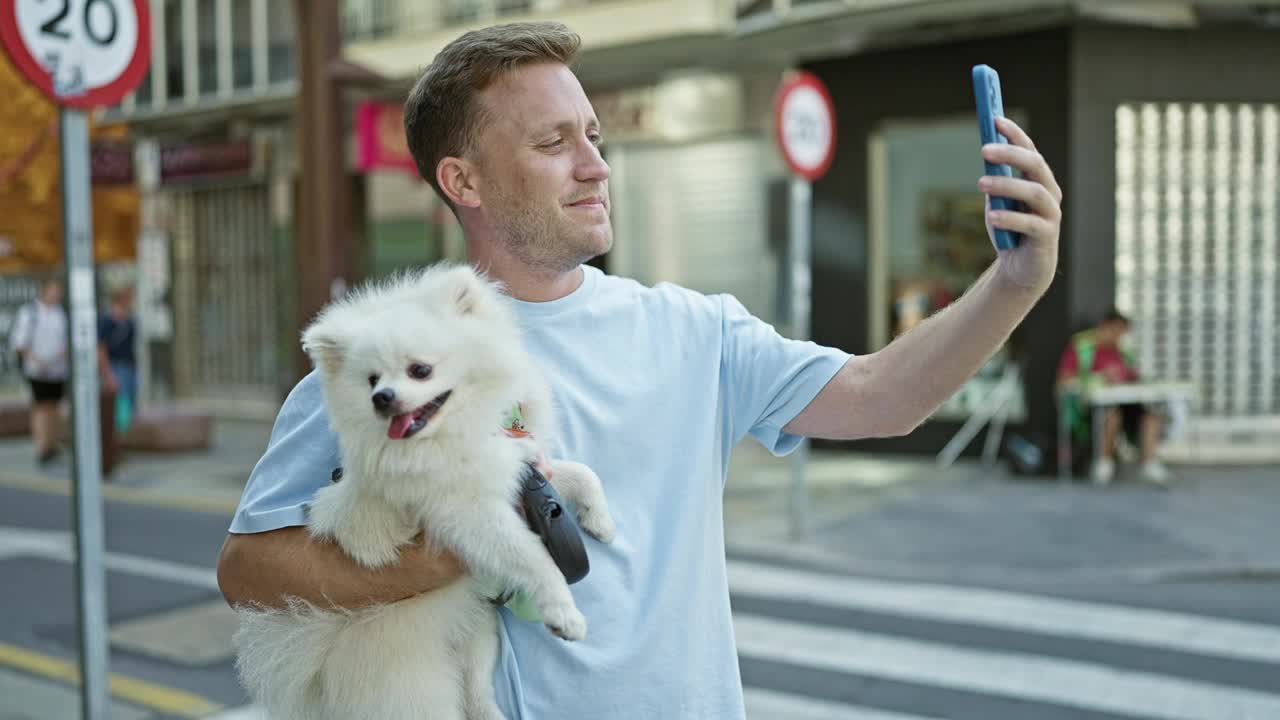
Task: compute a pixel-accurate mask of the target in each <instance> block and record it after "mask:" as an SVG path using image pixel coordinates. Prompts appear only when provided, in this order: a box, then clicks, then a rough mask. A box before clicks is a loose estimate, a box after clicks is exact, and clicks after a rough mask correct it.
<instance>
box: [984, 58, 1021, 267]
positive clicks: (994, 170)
mask: <svg viewBox="0 0 1280 720" xmlns="http://www.w3.org/2000/svg"><path fill="white" fill-rule="evenodd" d="M973 98H974V100H976V101H977V105H978V135H979V137H980V138H981V139H982V144H983V145H987V144H990V143H997V142H999V143H1003V142H1008V139H1006V138H1005V136H1003V135H1001V134H1000V133H999V132H998V131H997V130H996V118H1001V117H1004V101H1003V100H1002V99H1001V98H1000V75H999V74H997V73H996V71H995V70H994V69H993V68H991V67H990V66H988V65H975V66H973ZM982 162H983V164H984V165H986V174H987V175H992V176H996V175H1003V176H1004V177H1013V169H1012V168H1010V167H1009V166H1008V165H996V164H994V163H989V162H987V161H986V160H983V161H982ZM991 209H992V210H1019V209H1020V205H1019V203H1018V202H1016V201H1014V200H1010V199H1009V198H1003V197H996V196H994V195H992V196H991ZM992 231H993V232H992V235H994V236H995V245H996V249H997V250H1011V249H1013V248H1015V247H1017V246H1018V244H1019V243H1021V242H1022V235H1021V234H1020V233H1016V232H1013V231H1011V230H1003V229H1001V228H992Z"/></svg>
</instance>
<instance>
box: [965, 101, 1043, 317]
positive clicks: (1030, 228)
mask: <svg viewBox="0 0 1280 720" xmlns="http://www.w3.org/2000/svg"><path fill="white" fill-rule="evenodd" d="M996 129H997V130H999V131H1000V132H1001V133H1002V134H1003V135H1004V136H1005V137H1006V138H1008V139H1009V144H1007V145H1006V144H1002V143H993V144H990V145H984V146H983V147H982V157H983V158H985V159H986V160H987V161H989V162H993V163H1001V164H1006V165H1009V166H1010V167H1012V168H1014V169H1015V170H1018V171H1020V172H1021V173H1022V177H1021V178H1005V177H992V176H990V175H985V176H983V177H982V178H980V179H979V180H978V188H979V189H981V190H982V191H983V192H985V193H986V194H987V208H986V211H987V217H986V223H987V234H988V235H992V236H993V241H994V234H993V232H992V229H993V228H1001V229H1004V230H1012V231H1014V232H1018V233H1022V236H1023V242H1022V243H1021V244H1019V245H1018V247H1016V248H1013V249H1011V250H1002V251H1000V257H999V262H998V265H999V270H1000V272H1002V273H1004V274H1005V277H1007V278H1008V279H1009V280H1010V281H1012V282H1013V283H1014V284H1016V285H1018V286H1020V287H1023V288H1027V289H1033V290H1036V291H1037V292H1043V291H1044V290H1046V289H1047V288H1048V287H1049V283H1050V282H1052V281H1053V275H1054V272H1055V271H1056V270H1057V267H1058V233H1059V231H1060V230H1061V228H1062V207H1061V205H1062V189H1061V188H1059V187H1058V181H1057V180H1055V179H1054V177H1053V171H1052V170H1050V169H1049V165H1048V163H1046V162H1045V160H1044V157H1043V156H1041V155H1040V153H1039V152H1038V151H1036V146H1035V143H1033V142H1031V138H1030V137H1028V136H1027V134H1026V133H1025V132H1023V131H1022V128H1020V127H1018V126H1017V124H1016V123H1014V122H1013V121H1012V120H1009V119H1008V118H999V119H997V120H996ZM992 195H996V196H998V197H1007V198H1010V199H1012V200H1018V201H1021V202H1022V204H1023V206H1024V208H1025V210H1026V212H1017V211H1009V210H1005V211H1000V210H992V209H991V196H992Z"/></svg>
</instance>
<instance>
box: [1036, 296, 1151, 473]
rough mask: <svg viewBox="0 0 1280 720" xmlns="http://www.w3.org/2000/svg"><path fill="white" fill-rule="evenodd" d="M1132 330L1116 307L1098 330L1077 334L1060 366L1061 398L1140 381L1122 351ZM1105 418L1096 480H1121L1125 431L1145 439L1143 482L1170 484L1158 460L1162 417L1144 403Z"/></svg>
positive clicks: (1114, 411) (1142, 443) (1124, 407)
mask: <svg viewBox="0 0 1280 720" xmlns="http://www.w3.org/2000/svg"><path fill="white" fill-rule="evenodd" d="M1128 332H1129V319H1128V318H1126V317H1125V316H1124V315H1121V314H1120V313H1119V312H1118V311H1116V310H1114V309H1113V310H1110V311H1108V312H1107V314H1106V315H1105V316H1104V317H1103V318H1102V322H1100V323H1098V325H1097V326H1095V327H1094V328H1092V329H1090V330H1084V331H1082V332H1078V333H1076V334H1075V335H1073V336H1072V338H1071V342H1070V343H1068V344H1067V347H1066V349H1065V350H1063V352H1062V359H1061V360H1060V361H1059V362H1058V391H1059V394H1060V395H1061V394H1063V392H1064V391H1069V390H1071V389H1073V388H1074V389H1078V388H1080V387H1083V386H1089V385H1091V384H1093V385H1096V384H1107V385H1111V384H1116V383H1129V382H1137V381H1138V370H1137V368H1136V367H1135V364H1134V362H1133V358H1132V357H1130V356H1129V355H1128V353H1126V352H1124V351H1123V350H1122V349H1121V348H1120V340H1121V339H1122V338H1123V337H1124V336H1125V334H1126V333H1128ZM1082 368H1083V369H1082ZM1081 415H1082V418H1083V417H1087V416H1088V415H1087V408H1082V413H1081ZM1105 418H1106V419H1105V422H1104V424H1103V432H1102V438H1101V442H1102V453H1101V455H1100V456H1099V460H1098V461H1097V462H1096V463H1095V464H1094V467H1093V479H1094V481H1095V482H1097V483H1099V484H1106V483H1108V482H1111V478H1112V477H1114V476H1115V472H1116V466H1115V460H1114V457H1115V447H1116V438H1117V436H1118V435H1119V433H1120V431H1121V430H1124V432H1125V435H1126V436H1127V437H1128V438H1129V439H1130V441H1132V440H1133V439H1134V438H1135V436H1137V437H1140V447H1141V451H1142V471H1141V472H1142V478H1143V479H1144V480H1149V481H1151V482H1155V483H1161V484H1163V483H1164V482H1166V481H1168V479H1169V471H1168V470H1166V469H1165V467H1164V465H1162V464H1161V463H1160V461H1159V460H1157V459H1156V448H1157V446H1158V445H1159V442H1160V435H1161V432H1162V424H1163V423H1162V418H1161V416H1160V415H1158V414H1157V413H1154V412H1151V411H1150V410H1149V409H1148V408H1147V407H1146V406H1144V405H1140V404H1130V405H1120V406H1118V407H1114V408H1112V409H1110V410H1108V411H1107V413H1106V416H1105Z"/></svg>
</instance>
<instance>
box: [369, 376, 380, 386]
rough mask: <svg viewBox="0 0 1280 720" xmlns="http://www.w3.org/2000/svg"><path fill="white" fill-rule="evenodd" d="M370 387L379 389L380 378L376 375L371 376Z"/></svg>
mask: <svg viewBox="0 0 1280 720" xmlns="http://www.w3.org/2000/svg"><path fill="white" fill-rule="evenodd" d="M369 387H378V376H377V374H376V373H375V374H373V375H370V376H369Z"/></svg>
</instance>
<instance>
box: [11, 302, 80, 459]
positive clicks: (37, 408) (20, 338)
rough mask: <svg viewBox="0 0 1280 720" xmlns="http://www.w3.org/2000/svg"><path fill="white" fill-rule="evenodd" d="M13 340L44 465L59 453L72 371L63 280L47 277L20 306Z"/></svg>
mask: <svg viewBox="0 0 1280 720" xmlns="http://www.w3.org/2000/svg"><path fill="white" fill-rule="evenodd" d="M10 343H11V345H12V347H13V349H14V350H16V351H17V353H18V356H19V357H20V358H21V360H22V374H23V376H25V377H26V378H27V382H28V383H29V384H30V385H31V440H32V443H33V444H34V445H35V451H36V461H37V462H38V463H40V464H41V465H44V464H46V463H48V462H50V461H52V460H53V459H54V457H56V456H57V454H58V443H59V441H60V438H61V437H62V416H61V414H60V405H61V403H62V398H63V396H64V395H65V394H66V385H67V377H68V375H69V374H70V365H69V360H68V358H67V313H66V311H65V310H63V308H62V283H61V282H60V281H58V280H56V279H50V280H46V281H45V282H44V284H43V285H41V286H40V294H39V295H38V296H37V297H36V299H35V300H33V301H32V302H29V303H27V304H26V305H23V306H22V308H21V309H19V310H18V316H17V318H16V319H15V321H14V326H13V333H12V335H10Z"/></svg>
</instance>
